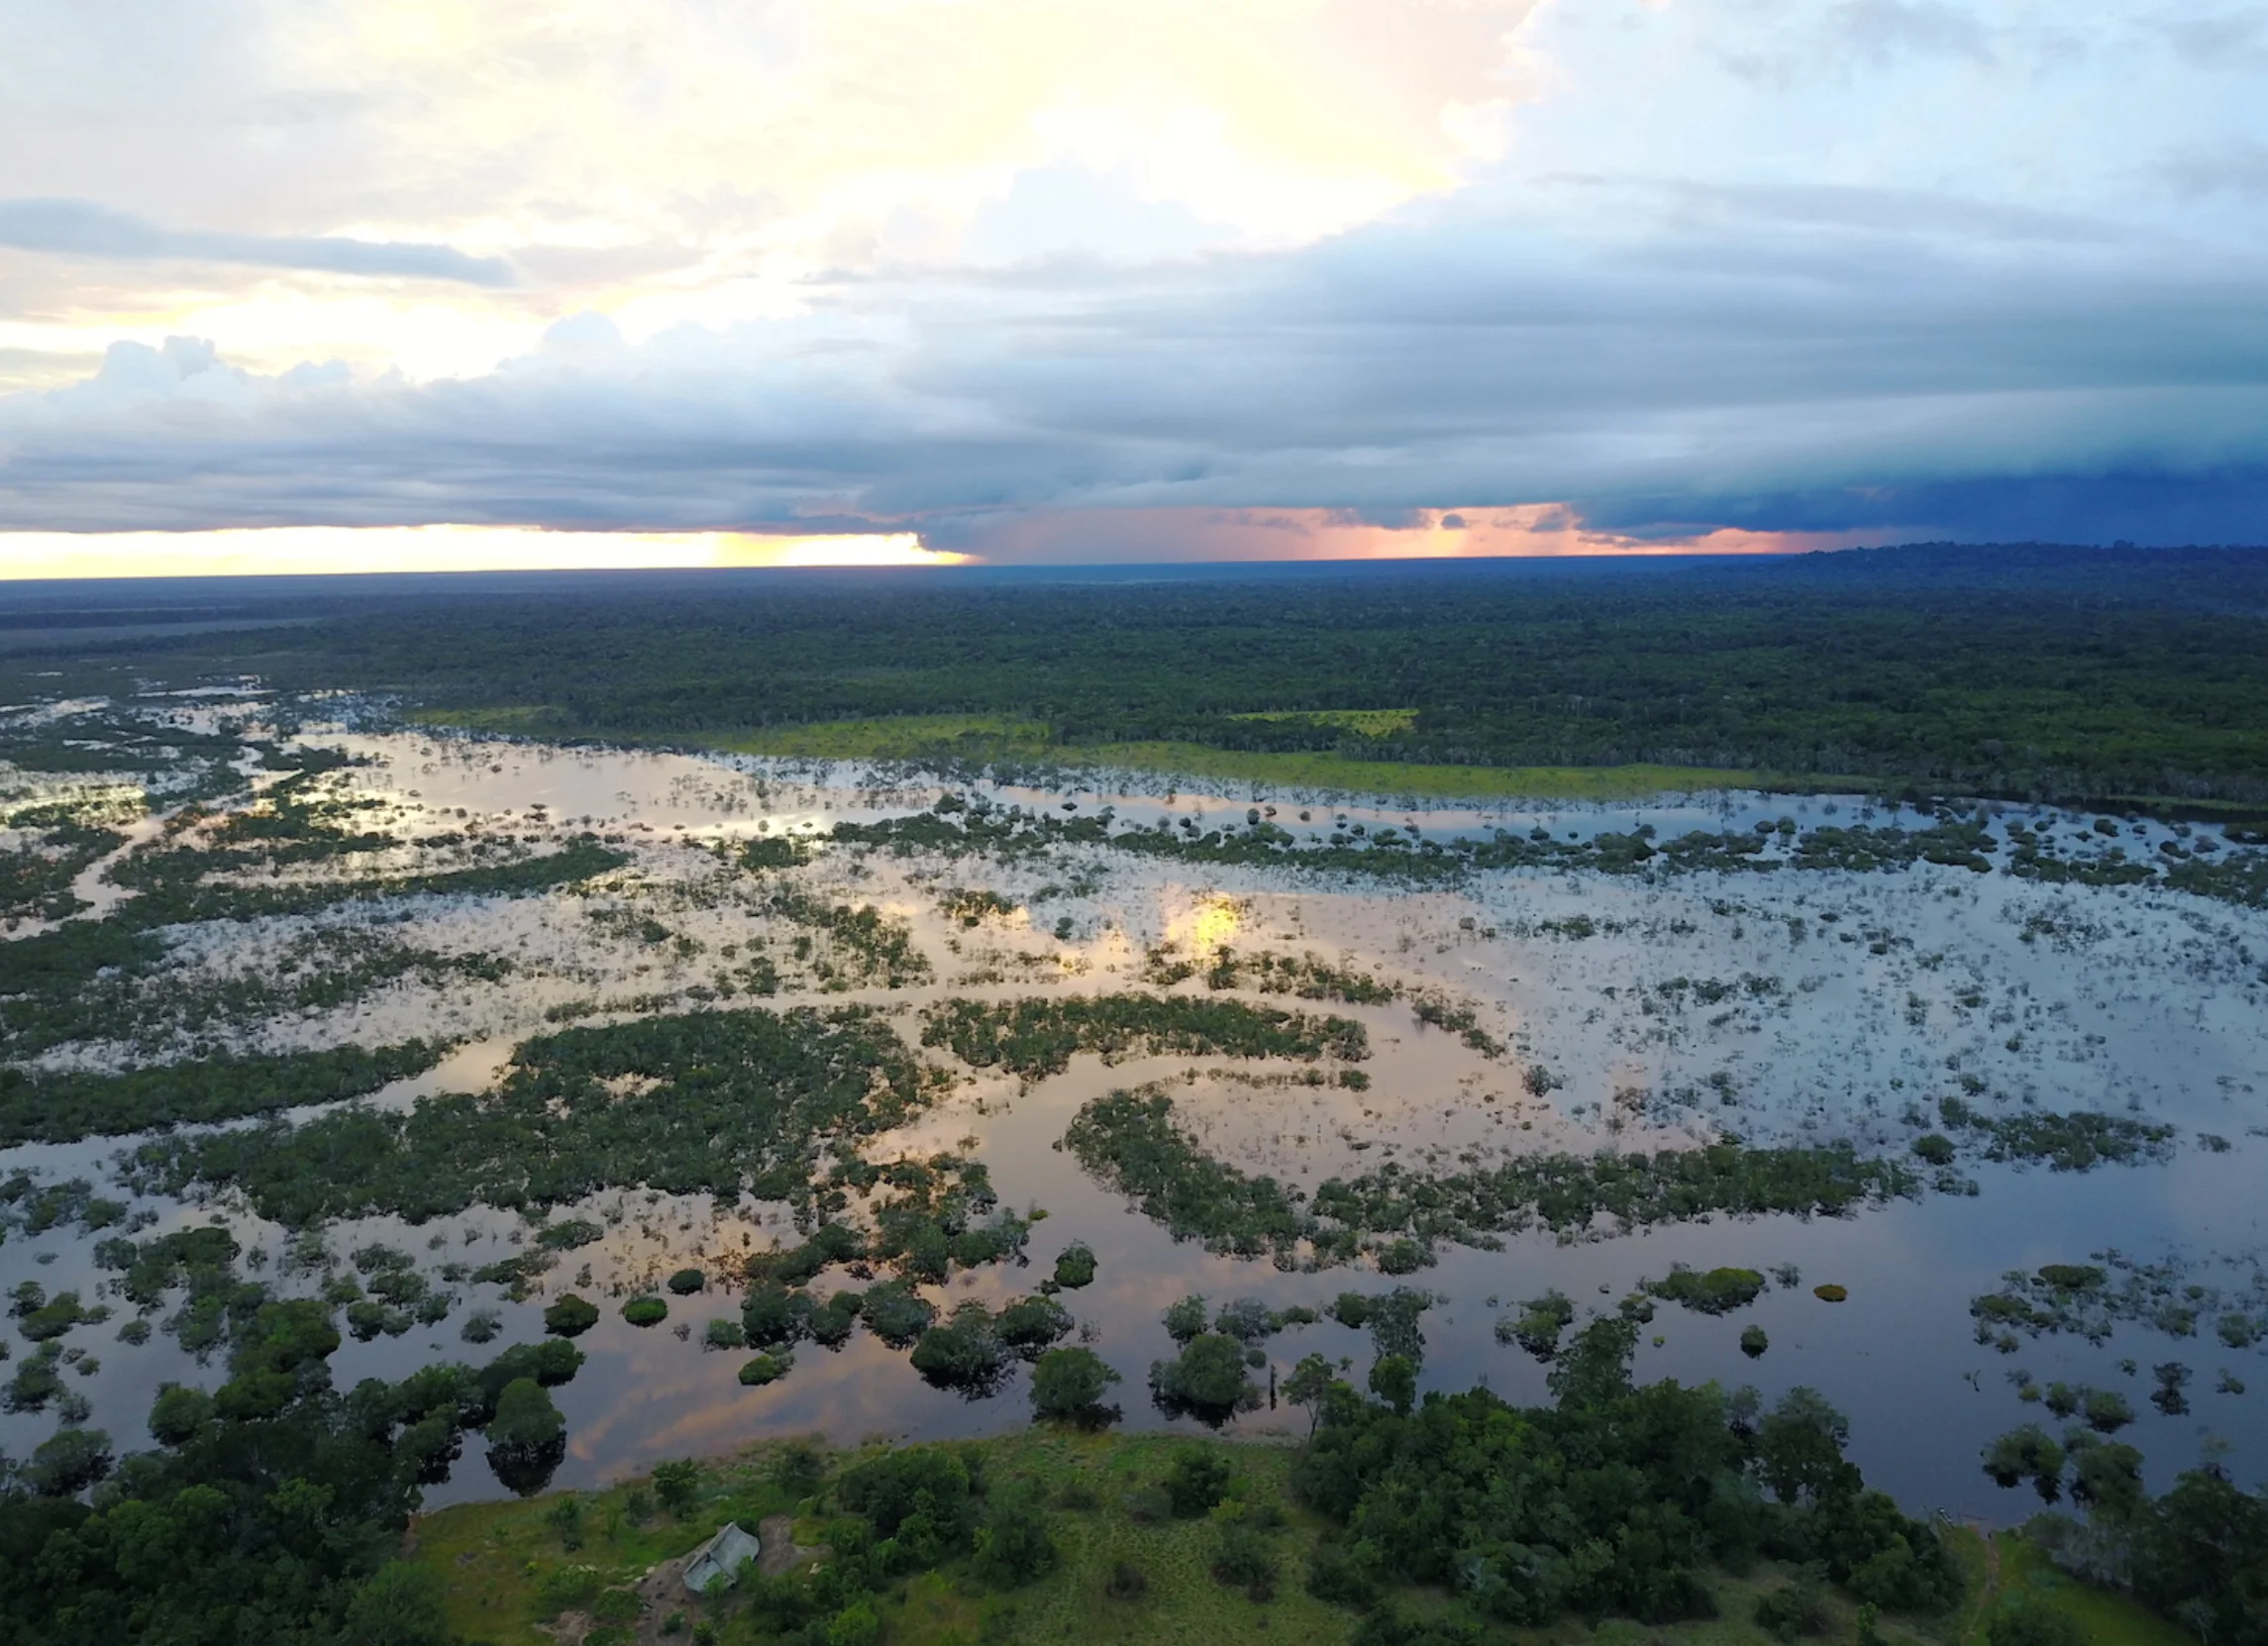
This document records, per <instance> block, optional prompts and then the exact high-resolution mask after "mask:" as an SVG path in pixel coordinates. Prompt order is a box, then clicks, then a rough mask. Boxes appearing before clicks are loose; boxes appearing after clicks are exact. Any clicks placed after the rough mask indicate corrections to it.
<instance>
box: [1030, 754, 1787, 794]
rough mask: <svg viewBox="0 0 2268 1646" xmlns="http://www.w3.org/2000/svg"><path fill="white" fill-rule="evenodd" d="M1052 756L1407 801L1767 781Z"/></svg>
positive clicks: (1617, 769) (1612, 771)
mask: <svg viewBox="0 0 2268 1646" xmlns="http://www.w3.org/2000/svg"><path fill="white" fill-rule="evenodd" d="M1055 755H1056V758H1057V759H1059V760H1064V761H1067V762H1078V763H1080V764H1084V765H1091V766H1104V767H1110V766H1116V767H1126V768H1129V769H1132V770H1135V771H1141V772H1172V773H1175V774H1177V775H1186V776H1189V777H1197V778H1203V779H1207V780H1210V781H1215V782H1254V783H1264V784H1268V785H1271V786H1274V787H1279V788H1300V789H1325V790H1333V791H1336V792H1340V793H1347V794H1393V795H1412V796H1415V797H1416V798H1418V799H1421V800H1464V799H1489V798H1505V799H1527V800H1599V801H1614V800H1639V799H1645V798H1647V797H1649V796H1651V795H1656V794H1667V793H1680V792H1686V791H1690V790H1695V789H1719V788H1759V787H1763V786H1766V785H1767V783H1768V782H1769V781H1770V779H1769V778H1768V777H1767V776H1766V774H1765V773H1763V772H1738V771H1730V770H1722V769H1718V768H1713V767H1699V766H1590V767H1576V766H1526V767H1499V766H1423V765H1419V764H1416V763H1414V762H1409V761H1369V760H1354V759H1351V758H1349V757H1348V756H1345V755H1338V754H1327V753H1269V752H1264V751H1252V750H1241V749H1211V748H1207V747H1205V746H1203V745H1202V744H1195V743H1107V744H1099V745H1096V746H1094V747H1092V748H1087V749H1079V750H1068V749H1067V750H1059V751H1055Z"/></svg>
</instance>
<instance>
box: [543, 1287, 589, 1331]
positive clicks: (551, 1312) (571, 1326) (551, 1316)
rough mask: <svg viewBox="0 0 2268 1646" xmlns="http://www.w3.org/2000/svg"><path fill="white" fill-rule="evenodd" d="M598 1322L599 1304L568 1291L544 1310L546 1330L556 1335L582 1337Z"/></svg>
mask: <svg viewBox="0 0 2268 1646" xmlns="http://www.w3.org/2000/svg"><path fill="white" fill-rule="evenodd" d="M597 1324H598V1305H597V1304H595V1303H590V1302H586V1301H585V1300H583V1299H582V1298H580V1297H577V1296H576V1295H575V1294H574V1293H573V1292H571V1291H570V1292H568V1293H567V1295H566V1296H565V1297H562V1298H561V1299H560V1300H559V1301H558V1302H556V1303H554V1304H552V1305H551V1306H550V1307H549V1308H547V1309H545V1310H544V1330H545V1331H547V1332H549V1333H551V1334H552V1335H553V1336H554V1337H580V1336H581V1335H582V1334H583V1333H584V1332H587V1331H589V1330H590V1329H591V1327H593V1326H595V1325H597Z"/></svg>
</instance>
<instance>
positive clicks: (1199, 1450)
mask: <svg viewBox="0 0 2268 1646" xmlns="http://www.w3.org/2000/svg"><path fill="white" fill-rule="evenodd" d="M1229 1479H1230V1468H1229V1461H1228V1459H1227V1458H1225V1457H1223V1456H1222V1455H1221V1454H1220V1453H1218V1452H1216V1451H1213V1450H1211V1449H1209V1448H1207V1447H1202V1446H1185V1447H1183V1448H1182V1449H1181V1450H1180V1451H1178V1452H1176V1453H1175V1454H1174V1461H1173V1463H1172V1464H1171V1465H1169V1466H1168V1467H1167V1470H1166V1478H1165V1480H1164V1481H1163V1482H1161V1483H1160V1484H1161V1485H1162V1486H1163V1487H1164V1488H1165V1491H1166V1501H1167V1502H1168V1503H1169V1504H1170V1505H1171V1506H1172V1508H1173V1512H1174V1516H1175V1518H1176V1519H1179V1520H1193V1519H1195V1518H1196V1517H1197V1516H1198V1515H1200V1514H1203V1513H1205V1512H1206V1511H1208V1510H1209V1509H1211V1508H1212V1506H1213V1505H1214V1504H1215V1503H1217V1502H1219V1501H1220V1500H1221V1499H1222V1498H1223V1497H1225V1496H1227V1495H1228V1483H1229Z"/></svg>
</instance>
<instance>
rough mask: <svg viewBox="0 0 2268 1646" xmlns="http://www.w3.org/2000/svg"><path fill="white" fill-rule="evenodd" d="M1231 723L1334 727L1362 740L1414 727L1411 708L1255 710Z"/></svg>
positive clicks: (1414, 721) (1414, 716)
mask: <svg viewBox="0 0 2268 1646" xmlns="http://www.w3.org/2000/svg"><path fill="white" fill-rule="evenodd" d="M1227 718H1229V719H1231V720H1266V721H1272V722H1275V723H1276V724H1279V725H1292V726H1334V727H1337V728H1338V729H1339V730H1341V731H1346V732H1355V733H1358V734H1359V735H1361V736H1363V737H1387V736H1391V735H1392V733H1394V732H1406V731H1408V730H1409V728H1410V727H1412V726H1414V725H1416V724H1417V711H1416V710H1415V709H1257V710H1254V711H1253V712H1252V713H1250V714H1232V715H1229V716H1228V717H1227Z"/></svg>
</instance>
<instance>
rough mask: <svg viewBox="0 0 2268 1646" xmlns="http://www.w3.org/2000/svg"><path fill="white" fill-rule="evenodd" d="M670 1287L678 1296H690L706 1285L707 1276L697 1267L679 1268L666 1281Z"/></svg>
mask: <svg viewBox="0 0 2268 1646" xmlns="http://www.w3.org/2000/svg"><path fill="white" fill-rule="evenodd" d="M667 1284H668V1286H669V1287H670V1290H671V1291H673V1292H675V1293H676V1294H677V1295H678V1296H680V1297H690V1296H691V1295H692V1294H693V1293H694V1292H696V1291H698V1290H700V1289H701V1287H702V1286H706V1285H708V1277H707V1276H706V1275H703V1274H702V1273H701V1272H700V1271H699V1270H698V1269H680V1270H678V1271H677V1272H676V1273H675V1274H674V1275H671V1276H670V1279H669V1282H668V1283H667Z"/></svg>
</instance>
